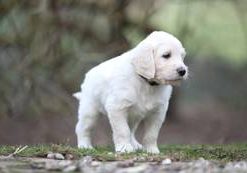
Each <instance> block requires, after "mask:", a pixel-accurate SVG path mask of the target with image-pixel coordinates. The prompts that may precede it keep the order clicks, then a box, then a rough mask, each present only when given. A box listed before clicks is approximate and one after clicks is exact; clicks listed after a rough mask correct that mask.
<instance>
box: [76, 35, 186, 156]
mask: <svg viewBox="0 0 247 173" xmlns="http://www.w3.org/2000/svg"><path fill="white" fill-rule="evenodd" d="M184 57H185V50H184V48H183V46H182V44H181V43H180V41H179V40H178V39H176V38H175V37H174V36H172V35H170V34H168V33H166V32H162V31H155V32H153V33H151V34H150V35H149V36H148V37H147V38H146V39H144V40H143V41H142V42H140V43H139V44H138V45H137V46H136V47H135V48H133V49H132V50H130V51H128V52H126V53H124V54H122V55H120V56H118V57H115V58H112V59H110V60H108V61H105V62H103V63H101V64H99V65H98V66H96V67H94V68H92V69H91V70H90V71H89V72H88V73H87V74H86V77H85V80H84V82H83V84H82V85H81V91H80V92H78V93H75V94H74V96H75V97H76V98H77V99H78V100H79V110H78V123H77V125H76V134H77V140H78V147H80V148H92V144H91V136H90V135H91V130H92V129H93V128H94V125H95V122H96V120H97V117H98V116H99V115H101V114H104V115H107V116H108V119H109V121H110V125H111V128H112V132H113V141H114V144H115V151H116V152H133V151H135V150H137V149H144V150H146V151H147V152H150V153H159V149H158V147H157V138H158V134H159V130H160V128H161V126H162V123H163V121H164V119H165V116H166V111H167V108H168V103H169V99H170V96H171V92H172V87H171V85H176V84H177V83H179V82H180V81H181V80H183V79H185V78H186V77H187V74H188V72H187V67H186V66H185V64H184V62H183V60H184ZM141 120H144V129H143V132H144V134H143V140H142V144H140V143H139V142H138V141H137V140H136V138H135V131H136V129H137V127H138V125H139V123H140V121H141Z"/></svg>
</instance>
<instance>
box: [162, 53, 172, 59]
mask: <svg viewBox="0 0 247 173" xmlns="http://www.w3.org/2000/svg"><path fill="white" fill-rule="evenodd" d="M162 57H163V58H165V59H168V58H170V57H171V53H166V54H164V55H162Z"/></svg>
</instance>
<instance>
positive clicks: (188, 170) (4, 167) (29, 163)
mask: <svg viewBox="0 0 247 173" xmlns="http://www.w3.org/2000/svg"><path fill="white" fill-rule="evenodd" d="M47 171H49V172H86V173H95V172H96V173H108V172H112V173H151V172H157V173H159V172H167V173H176V172H183V173H203V172H211V173H216V172H221V173H231V172H246V171H247V162H246V161H240V162H228V163H221V162H215V161H208V160H205V159H203V158H200V159H198V160H194V161H189V162H172V161H171V160H170V159H165V160H163V161H161V162H140V161H137V159H132V160H125V161H113V162H100V161H97V160H95V159H94V158H92V157H91V156H85V157H83V158H82V159H80V160H55V159H47V158H20V157H5V156H0V172H18V173H21V172H32V173H43V172H47Z"/></svg>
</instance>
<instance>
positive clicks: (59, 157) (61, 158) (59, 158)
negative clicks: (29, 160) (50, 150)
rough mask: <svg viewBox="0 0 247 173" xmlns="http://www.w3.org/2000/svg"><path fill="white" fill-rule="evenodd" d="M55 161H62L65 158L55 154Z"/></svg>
mask: <svg viewBox="0 0 247 173" xmlns="http://www.w3.org/2000/svg"><path fill="white" fill-rule="evenodd" d="M55 159H57V160H64V159H65V158H64V156H63V155H62V154H60V153H55Z"/></svg>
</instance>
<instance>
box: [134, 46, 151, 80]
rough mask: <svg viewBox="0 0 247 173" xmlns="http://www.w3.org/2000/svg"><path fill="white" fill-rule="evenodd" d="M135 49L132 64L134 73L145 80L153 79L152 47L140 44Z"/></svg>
mask: <svg viewBox="0 0 247 173" xmlns="http://www.w3.org/2000/svg"><path fill="white" fill-rule="evenodd" d="M135 49H136V52H135V57H134V58H133V61H132V64H133V65H134V68H135V70H136V72H137V73H138V74H139V75H141V76H143V77H145V78H147V79H153V78H154V75H155V63H154V50H153V47H152V45H151V44H143V43H140V45H138V46H137V47H136V48H135Z"/></svg>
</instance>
